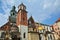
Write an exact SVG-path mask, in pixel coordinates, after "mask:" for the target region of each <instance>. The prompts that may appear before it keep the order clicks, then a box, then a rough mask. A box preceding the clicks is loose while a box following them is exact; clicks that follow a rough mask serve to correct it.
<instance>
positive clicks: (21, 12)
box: [16, 3, 28, 40]
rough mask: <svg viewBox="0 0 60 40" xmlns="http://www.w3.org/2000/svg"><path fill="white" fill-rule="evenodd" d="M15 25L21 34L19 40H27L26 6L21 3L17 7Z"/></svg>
mask: <svg viewBox="0 0 60 40" xmlns="http://www.w3.org/2000/svg"><path fill="white" fill-rule="evenodd" d="M16 25H17V26H18V28H19V32H20V33H21V35H20V36H21V40H27V39H28V38H27V35H28V20H27V11H26V6H25V5H24V4H23V3H21V4H20V5H19V6H18V13H17V18H16Z"/></svg>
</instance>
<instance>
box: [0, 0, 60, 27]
mask: <svg viewBox="0 0 60 40" xmlns="http://www.w3.org/2000/svg"><path fill="white" fill-rule="evenodd" d="M21 3H23V4H24V5H25V6H26V8H27V9H26V10H27V11H28V13H27V14H28V18H29V17H30V16H32V17H33V19H34V21H35V22H39V23H43V24H47V25H53V24H54V23H55V21H56V20H57V19H58V18H60V0H0V26H2V25H4V24H5V23H7V22H8V18H9V15H10V10H11V9H12V6H14V5H15V6H16V11H18V5H20V4H21Z"/></svg>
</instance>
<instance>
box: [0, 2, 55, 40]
mask: <svg viewBox="0 0 60 40" xmlns="http://www.w3.org/2000/svg"><path fill="white" fill-rule="evenodd" d="M27 13H28V12H27V11H26V6H25V5H24V4H23V3H21V4H20V5H19V6H18V11H16V7H15V6H13V7H12V9H11V10H10V16H9V18H8V19H9V21H8V22H7V23H5V24H4V25H3V26H1V27H0V40H55V39H54V34H53V33H52V30H53V29H52V26H49V25H46V24H42V23H38V22H35V21H34V19H33V17H32V16H31V17H30V18H29V19H27Z"/></svg>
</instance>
